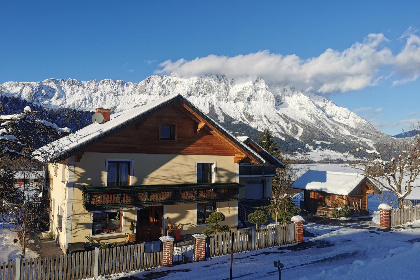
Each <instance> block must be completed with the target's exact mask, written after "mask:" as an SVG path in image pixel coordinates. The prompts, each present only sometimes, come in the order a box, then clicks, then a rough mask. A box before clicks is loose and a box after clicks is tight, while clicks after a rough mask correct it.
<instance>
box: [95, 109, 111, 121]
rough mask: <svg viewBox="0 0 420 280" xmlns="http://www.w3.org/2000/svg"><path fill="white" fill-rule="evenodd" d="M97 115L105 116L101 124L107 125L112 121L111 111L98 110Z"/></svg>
mask: <svg viewBox="0 0 420 280" xmlns="http://www.w3.org/2000/svg"><path fill="white" fill-rule="evenodd" d="M96 113H101V114H102V115H103V116H104V121H103V122H101V124H103V123H106V122H107V121H109V120H110V119H111V110H110V109H104V108H97V109H96Z"/></svg>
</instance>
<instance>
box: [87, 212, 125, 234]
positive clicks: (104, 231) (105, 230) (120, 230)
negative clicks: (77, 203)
mask: <svg viewBox="0 0 420 280" xmlns="http://www.w3.org/2000/svg"><path fill="white" fill-rule="evenodd" d="M109 213H117V215H118V213H119V215H120V219H119V220H120V226H119V228H118V229H113V230H111V229H110V223H109V220H110V219H109ZM95 214H106V221H105V222H106V227H105V228H102V231H101V232H98V233H96V231H97V230H95V225H94V223H95V222H94V215H95ZM124 217H125V214H124V211H123V210H121V209H119V210H104V211H93V212H91V232H90V234H91V236H98V235H108V234H121V233H124Z"/></svg>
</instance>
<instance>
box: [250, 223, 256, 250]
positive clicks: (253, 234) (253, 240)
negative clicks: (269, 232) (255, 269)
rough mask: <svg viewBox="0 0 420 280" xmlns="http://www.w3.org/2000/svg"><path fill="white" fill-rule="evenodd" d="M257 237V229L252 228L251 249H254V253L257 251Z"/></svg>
mask: <svg viewBox="0 0 420 280" xmlns="http://www.w3.org/2000/svg"><path fill="white" fill-rule="evenodd" d="M255 236H256V234H255V228H254V227H251V249H252V251H255V250H256V249H255V247H256V246H255V239H256V238H255Z"/></svg>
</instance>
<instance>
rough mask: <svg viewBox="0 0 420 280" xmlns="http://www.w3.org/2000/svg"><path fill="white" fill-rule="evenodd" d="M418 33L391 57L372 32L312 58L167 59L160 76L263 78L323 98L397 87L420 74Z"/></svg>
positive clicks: (257, 55) (408, 36)
mask: <svg viewBox="0 0 420 280" xmlns="http://www.w3.org/2000/svg"><path fill="white" fill-rule="evenodd" d="M415 32H416V31H415V30H413V29H411V28H410V29H409V30H408V31H407V32H405V35H403V37H402V38H403V39H404V40H405V45H404V47H403V48H402V50H401V51H400V52H399V53H397V54H393V53H392V51H391V50H390V48H388V47H387V46H386V44H387V43H388V42H389V40H388V39H387V38H386V37H385V36H384V35H383V34H382V33H379V34H369V35H368V36H367V37H366V38H364V40H363V41H362V42H356V43H354V44H353V45H352V46H350V47H349V48H347V49H345V50H343V51H338V50H333V49H327V50H326V51H325V52H324V53H322V54H321V55H319V56H318V57H312V58H309V59H303V58H300V57H299V56H297V55H295V54H292V55H282V54H274V53H270V51H268V50H264V51H259V52H256V53H250V54H246V55H237V56H234V57H227V56H217V55H209V56H206V57H201V58H196V59H194V60H190V61H187V60H185V59H183V58H182V59H179V60H177V61H171V60H167V61H165V62H163V63H161V64H160V67H161V68H160V69H158V70H156V73H158V74H172V75H175V76H180V77H192V76H200V75H208V74H218V75H227V76H230V77H241V76H252V77H261V78H263V79H264V80H265V81H266V82H267V83H268V84H270V85H278V84H280V85H281V84H288V85H294V86H295V87H296V88H298V89H302V90H311V91H315V92H318V93H321V94H329V93H339V92H347V91H352V90H360V89H363V88H366V87H369V86H375V85H376V84H378V83H379V82H380V81H381V80H383V79H389V78H390V77H391V78H392V77H395V78H394V80H393V84H394V85H398V84H402V83H406V82H409V81H414V80H416V79H418V77H419V76H420V70H419V69H420V37H419V36H417V35H415Z"/></svg>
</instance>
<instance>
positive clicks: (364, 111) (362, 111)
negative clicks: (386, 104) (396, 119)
mask: <svg viewBox="0 0 420 280" xmlns="http://www.w3.org/2000/svg"><path fill="white" fill-rule="evenodd" d="M354 112H355V113H357V114H359V115H360V116H362V117H363V118H365V119H367V120H369V119H370V118H373V117H374V116H376V115H378V114H379V113H380V112H382V108H376V109H375V108H372V107H361V108H357V109H354Z"/></svg>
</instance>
